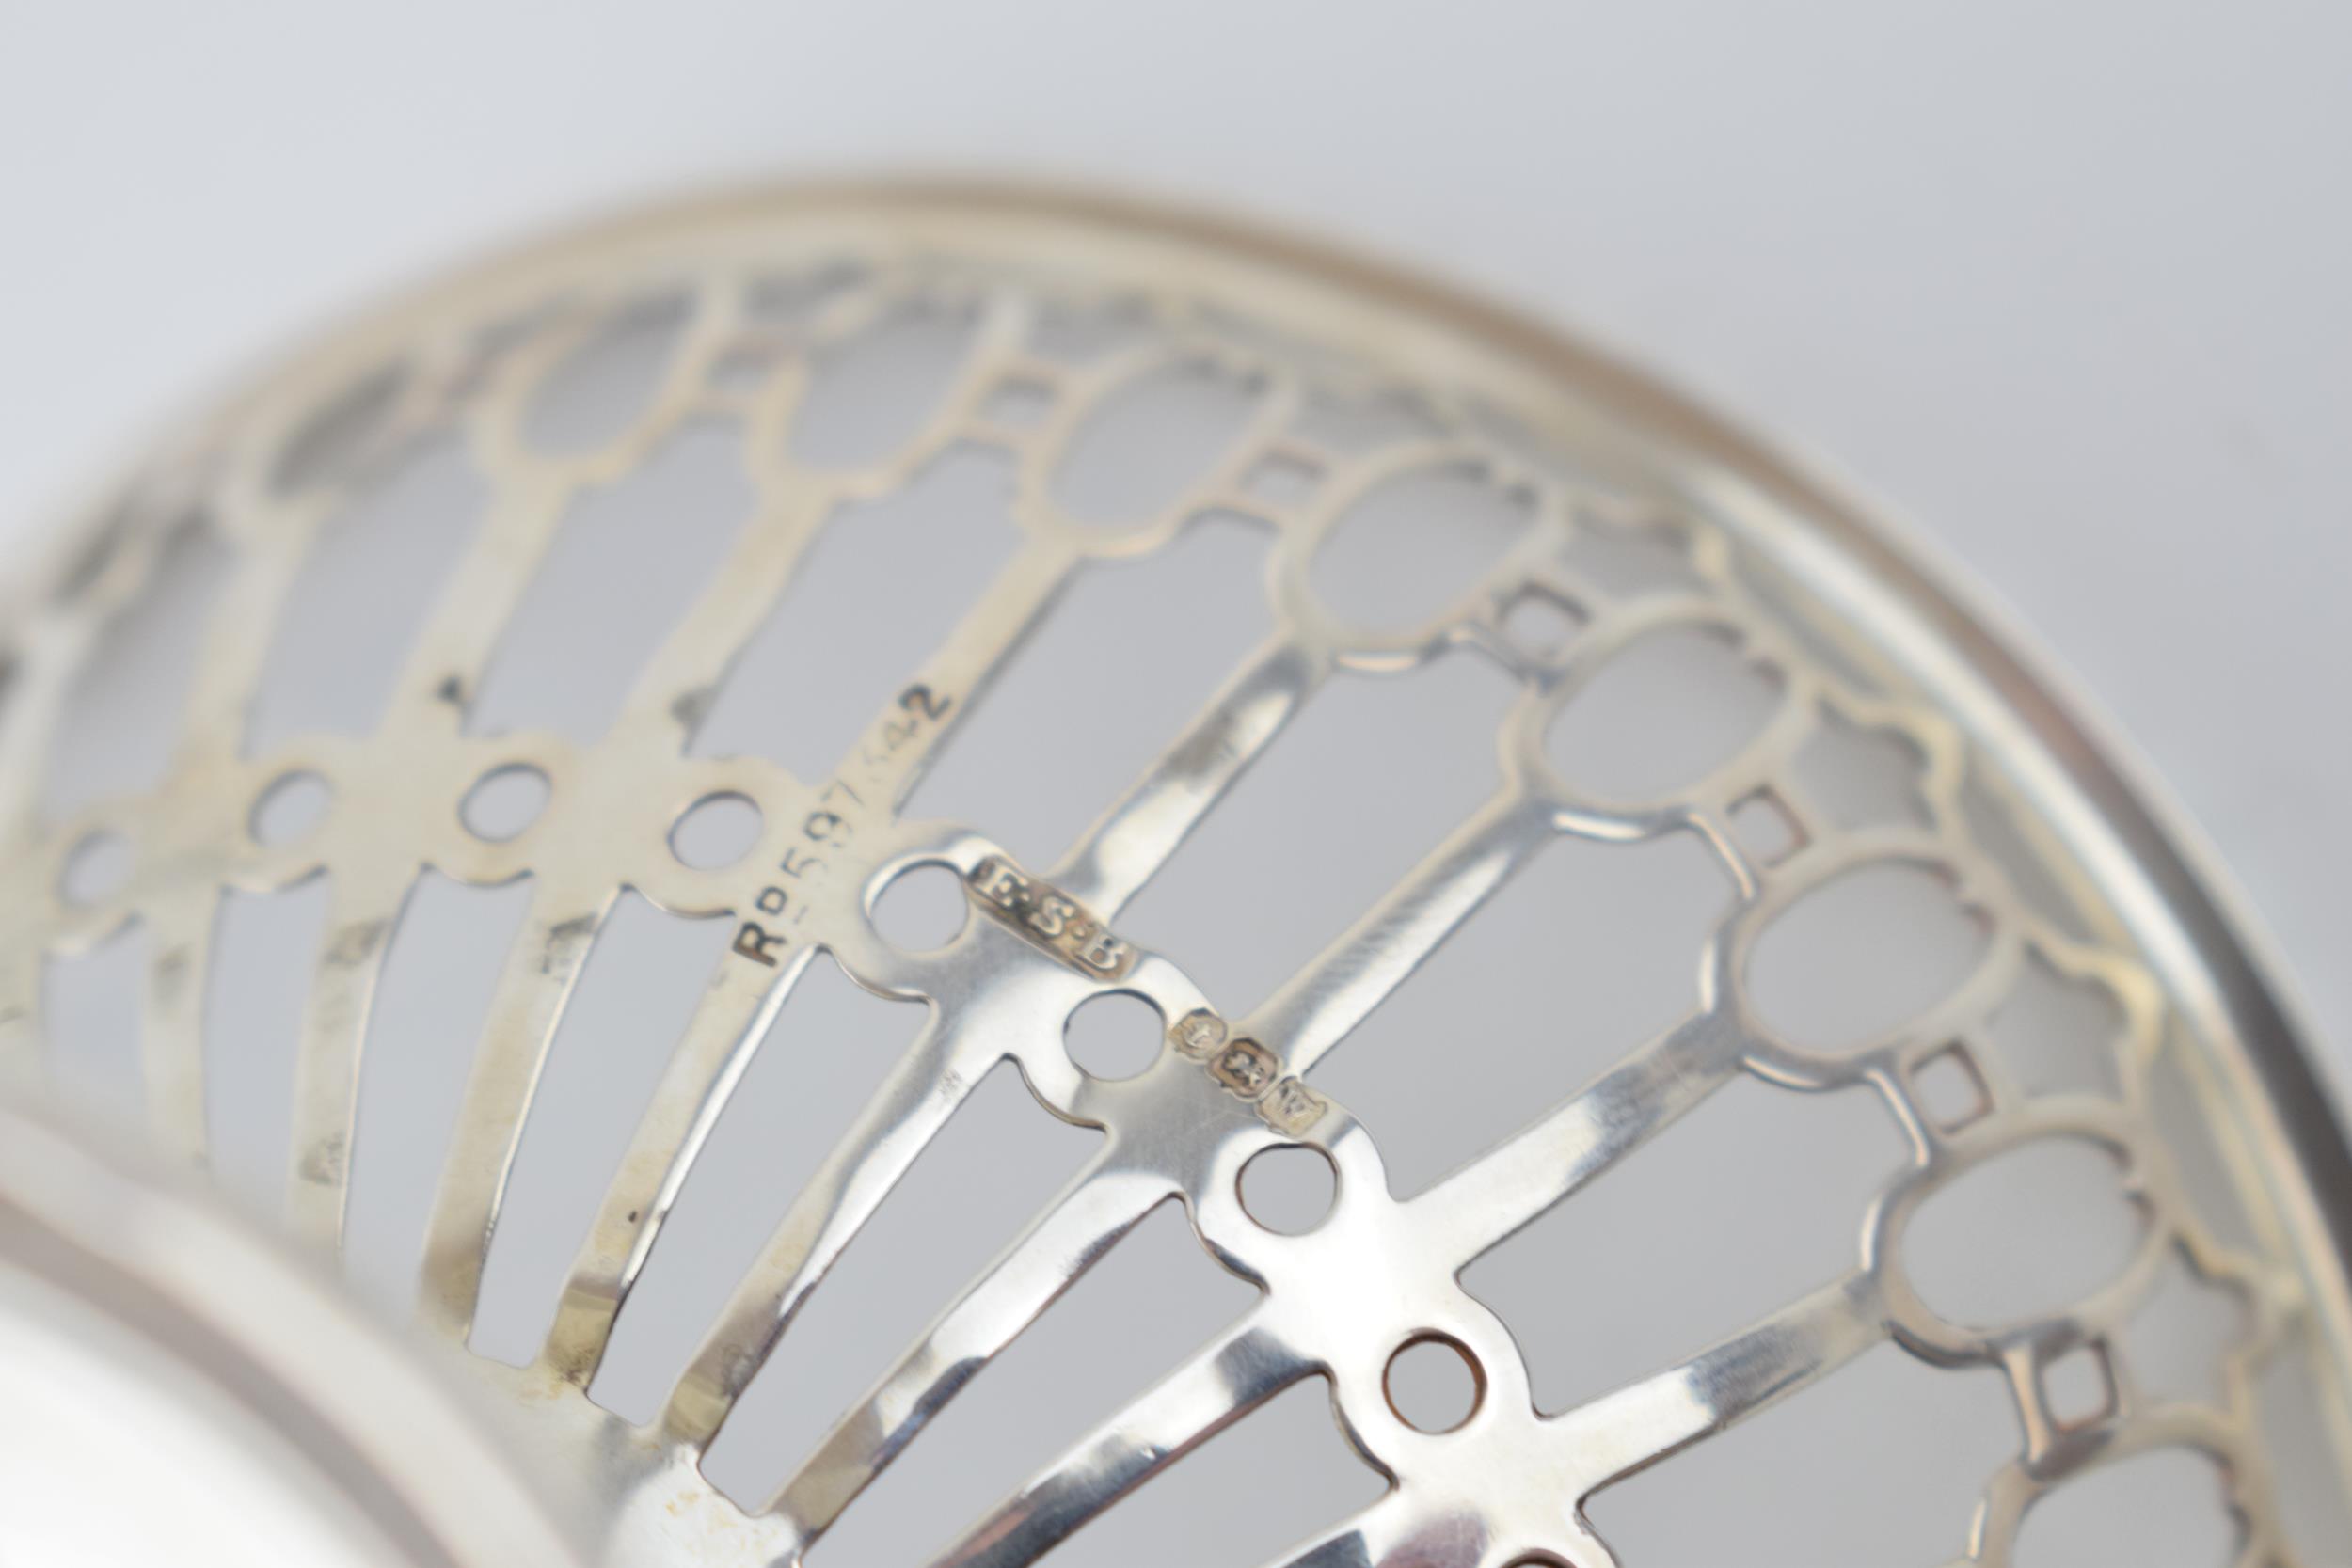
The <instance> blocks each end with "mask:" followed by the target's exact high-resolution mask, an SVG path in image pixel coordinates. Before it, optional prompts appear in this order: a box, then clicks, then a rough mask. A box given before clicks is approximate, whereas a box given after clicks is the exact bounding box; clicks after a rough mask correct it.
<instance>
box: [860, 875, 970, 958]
mask: <svg viewBox="0 0 2352 1568" xmlns="http://www.w3.org/2000/svg"><path fill="white" fill-rule="evenodd" d="M971 912H972V901H971V900H970V899H969V898H967V897H965V896H964V892H963V879H962V878H961V877H960V876H958V875H957V874H956V868H955V867H954V866H952V865H944V864H942V863H939V862H937V861H923V862H920V863H917V864H914V865H910V866H908V867H907V868H906V869H905V870H904V871H901V872H899V873H898V875H897V876H896V877H893V878H891V879H890V881H889V884H888V885H887V886H885V887H884V888H883V889H882V892H881V893H879V894H877V895H875V896H874V914H873V920H874V929H875V930H876V931H878V932H880V933H881V934H882V940H883V941H884V942H889V943H890V944H891V945H892V946H894V947H898V948H900V949H903V950H904V951H906V952H909V953H929V952H930V951H931V950H933V949H934V948H940V947H945V946H946V945H947V944H948V943H949V942H953V941H955V940H956V937H957V935H958V934H959V933H961V931H962V929H963V923H964V920H965V919H966V918H967V917H968V916H969V915H970V914H971Z"/></svg>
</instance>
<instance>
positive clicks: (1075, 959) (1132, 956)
mask: <svg viewBox="0 0 2352 1568" xmlns="http://www.w3.org/2000/svg"><path fill="white" fill-rule="evenodd" d="M964 887H965V889H966V891H968V892H969V893H970V894H971V895H972V898H973V901H974V902H976V903H977V904H978V905H979V906H980V908H981V909H983V910H985V911H988V912H989V913H990V914H991V915H993V916H994V917H995V918H996V920H997V921H998V922H999V923H1000V924H1003V925H1006V926H1009V927H1012V928H1013V929H1014V930H1016V931H1018V932H1020V933H1021V934H1022V935H1023V936H1025V937H1026V938H1028V939H1029V941H1031V942H1035V943H1036V944H1037V945H1038V946H1040V947H1042V948H1044V949H1045V950H1046V951H1047V952H1048V953H1051V954H1053V955H1054V957H1056V958H1059V959H1061V960H1062V961H1063V962H1064V963H1066V964H1069V965H1070V966H1071V967H1073V969H1076V970H1078V971H1079V972H1080V973H1082V974H1089V975H1092V976H1093V977H1095V978H1096V979H1100V980H1116V979H1119V978H1120V976H1122V975H1124V974H1126V973H1127V971H1128V970H1129V969H1130V968H1132V967H1133V966H1134V964H1135V961H1136V950H1135V949H1134V948H1133V947H1131V946H1129V945H1128V944H1127V943H1126V942H1121V941H1120V939H1119V938H1117V937H1115V936H1113V935H1111V933H1110V928H1109V927H1106V926H1104V924H1103V923H1102V922H1101V921H1100V920H1097V919H1096V918H1095V917H1094V916H1093V915H1092V914H1091V913H1089V912H1088V911H1087V908H1086V906H1084V905H1083V904H1080V903H1079V902H1078V901H1077V900H1076V899H1074V898H1073V897H1071V896H1070V895H1068V894H1065V893H1063V892H1062V891H1061V890H1060V889H1058V888H1057V887H1055V886H1053V885H1052V884H1051V883H1049V882H1043V881H1041V880H1039V879H1037V878H1035V877H1032V876H1030V875H1029V874H1028V873H1027V872H1025V871H1023V870H1022V869H1021V868H1020V867H1019V866H1016V865H1014V864H1013V863H1011V862H1010V861H1009V860H1007V859H1005V858H1004V857H1003V856H1002V855H991V856H989V857H988V858H987V859H985V860H983V861H981V862H980V863H979V864H977V865H976V866H974V867H973V868H972V871H971V875H970V876H968V877H966V878H965V879H964Z"/></svg>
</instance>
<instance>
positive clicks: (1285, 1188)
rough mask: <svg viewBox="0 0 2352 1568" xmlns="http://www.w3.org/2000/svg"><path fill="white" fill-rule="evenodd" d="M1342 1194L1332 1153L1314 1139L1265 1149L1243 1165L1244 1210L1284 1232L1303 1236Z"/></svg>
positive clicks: (1242, 1196) (1270, 1228) (1269, 1226)
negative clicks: (1329, 1153) (1315, 1143)
mask: <svg viewBox="0 0 2352 1568" xmlns="http://www.w3.org/2000/svg"><path fill="white" fill-rule="evenodd" d="M1339 1196H1340V1174H1339V1172H1338V1171H1337V1170H1336V1169H1334V1168H1333V1167H1332V1164H1331V1156H1329V1155H1328V1154H1326V1153H1325V1152H1324V1151H1323V1150H1321V1149H1319V1148H1315V1147H1313V1146H1312V1145H1311V1144H1282V1145H1279V1146H1278V1147H1276V1148H1268V1149H1262V1150H1260V1151H1259V1152H1258V1153H1256V1154H1253V1155H1251V1156H1250V1157H1249V1163H1248V1164H1245V1165H1243V1166H1242V1167H1241V1206H1242V1210H1243V1212H1246V1213H1247V1214H1248V1216H1249V1217H1250V1218H1251V1219H1253V1220H1256V1221H1257V1222H1258V1223H1259V1224H1260V1225H1262V1226H1263V1227H1266V1228H1267V1229H1268V1230H1271V1231H1273V1232H1275V1234H1277V1235H1280V1236H1303V1235H1305V1234H1306V1233H1307V1232H1308V1231H1310V1230H1312V1229H1313V1228H1314V1227H1316V1226H1319V1225H1321V1224H1322V1223H1323V1222H1324V1220H1325V1218H1326V1217H1327V1216H1328V1215H1329V1213H1330V1212H1331V1205H1332V1204H1333V1203H1334V1202H1336V1201H1337V1200H1338V1198H1339Z"/></svg>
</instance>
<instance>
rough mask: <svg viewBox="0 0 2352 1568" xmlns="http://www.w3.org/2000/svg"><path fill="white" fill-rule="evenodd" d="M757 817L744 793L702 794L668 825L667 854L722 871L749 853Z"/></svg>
mask: <svg viewBox="0 0 2352 1568" xmlns="http://www.w3.org/2000/svg"><path fill="white" fill-rule="evenodd" d="M761 820H762V819H761V817H760V815H759V806H758V803H757V802H756V801H755V800H753V799H752V798H751V797H750V796H748V795H738V794H735V793H734V792H733V791H729V792H727V793H726V794H723V795H706V796H704V797H703V798H702V799H701V800H697V801H695V802H694V803H693V804H692V805H691V806H689V807H687V808H686V810H685V812H684V814H683V815H681V816H679V817H678V819H677V821H676V822H675V824H673V825H672V827H671V829H670V853H672V854H673V855H675V856H676V857H677V858H678V860H679V862H680V863H682V864H686V865H691V866H692V867H693V868H694V869H695V870H697V871H721V870H724V869H725V868H726V867H728V866H730V865H733V864H735V863H737V862H738V861H739V860H741V859H742V858H743V857H744V856H745V855H748V854H750V853H751V852H752V847H753V846H754V845H755V844H757V843H758V842H759V830H760V825H761Z"/></svg>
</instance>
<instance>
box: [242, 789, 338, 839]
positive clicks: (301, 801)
mask: <svg viewBox="0 0 2352 1568" xmlns="http://www.w3.org/2000/svg"><path fill="white" fill-rule="evenodd" d="M334 799H335V791H334V789H333V788H332V787H331V786H330V785H328V784H327V782H326V780H325V779H322V778H320V777H319V776H318V775H317V774H316V773H311V772H297V773H288V774H285V775H283V776H281V777H279V778H278V780H276V781H275V782H274V783H272V784H270V786H269V787H268V788H267V789H265V790H263V791H262V798H261V799H260V800H256V801H255V802H254V803H253V817H252V822H251V827H252V831H253V839H254V842H255V843H257V844H266V845H271V846H276V845H281V844H299V843H300V842H302V840H304V839H306V838H309V837H310V835H311V834H312V833H314V832H318V829H319V824H320V823H322V822H324V821H326V808H327V806H328V805H330V804H331V803H332V802H333V801H334Z"/></svg>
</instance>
